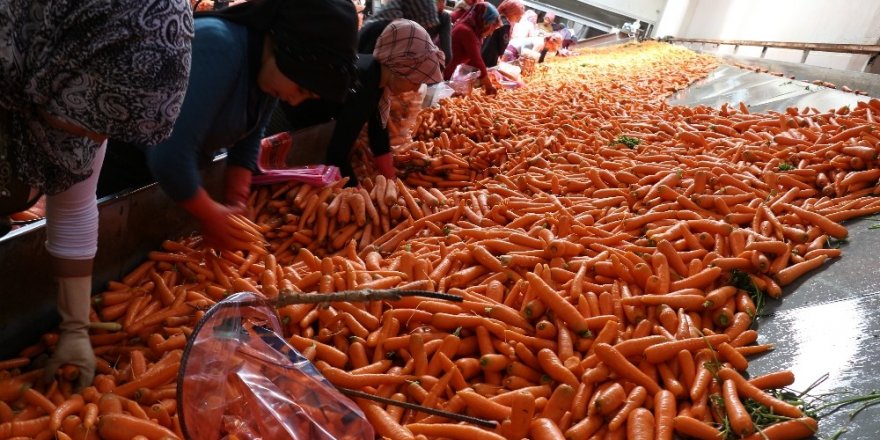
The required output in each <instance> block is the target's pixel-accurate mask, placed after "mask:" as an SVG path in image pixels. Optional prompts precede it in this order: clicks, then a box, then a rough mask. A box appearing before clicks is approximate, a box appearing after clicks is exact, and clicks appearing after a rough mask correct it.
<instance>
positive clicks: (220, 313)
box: [177, 292, 375, 440]
mask: <svg viewBox="0 0 880 440" xmlns="http://www.w3.org/2000/svg"><path fill="white" fill-rule="evenodd" d="M280 334H281V323H280V322H279V320H278V315H277V314H276V313H275V310H274V309H273V308H272V307H271V306H270V305H269V304H268V303H267V302H266V301H265V299H264V298H263V297H261V296H258V295H257V294H254V293H250V292H243V293H237V294H234V295H231V296H229V297H228V298H226V299H224V300H223V301H221V302H219V303H217V304H216V305H215V306H214V307H213V308H211V309H210V310H209V311H208V312H207V313H206V314H205V317H204V318H202V320H201V321H200V322H199V324H198V325H197V326H196V328H195V330H194V331H193V334H192V337H191V338H190V341H189V342H188V344H187V347H186V350H185V351H184V355H183V359H182V361H181V366H180V372H179V373H178V378H177V389H178V411H179V414H180V421H181V429H182V430H183V433H184V435H185V437H186V438H187V439H190V440H217V439H221V440H232V439H236V440H306V439H318V440H372V439H374V438H375V437H374V436H375V434H374V432H373V427H372V426H371V425H370V423H369V422H368V421H367V419H366V417H365V416H364V414H363V412H362V411H361V410H360V408H358V406H357V405H356V404H355V403H354V402H352V401H351V400H350V399H348V398H347V397H345V396H343V395H342V394H341V393H340V392H339V391H337V390H336V388H334V387H333V385H331V384H330V383H329V382H328V381H327V380H326V379H324V378H323V376H321V375H320V373H318V371H317V370H316V369H315V367H314V366H313V365H312V364H311V363H310V362H309V361H308V360H307V359H305V358H304V357H303V356H302V355H301V354H300V353H299V352H297V351H296V349H294V348H293V347H291V346H290V345H288V344H287V342H286V341H285V340H284V339H283V338H282V337H281V336H279V335H280Z"/></svg>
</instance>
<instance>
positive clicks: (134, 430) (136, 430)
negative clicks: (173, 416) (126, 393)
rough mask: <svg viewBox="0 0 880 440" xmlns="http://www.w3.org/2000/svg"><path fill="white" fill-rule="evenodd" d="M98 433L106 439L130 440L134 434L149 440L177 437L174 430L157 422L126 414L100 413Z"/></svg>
mask: <svg viewBox="0 0 880 440" xmlns="http://www.w3.org/2000/svg"><path fill="white" fill-rule="evenodd" d="M98 434H100V436H101V438H102V439H106V440H130V439H131V438H132V437H134V436H136V435H143V436H145V437H147V438H148V439H150V440H162V439H166V438H172V439H176V438H178V437H177V435H175V434H174V432H172V431H171V430H169V429H168V428H165V427H163V426H162V425H159V424H158V423H154V422H152V421H150V420H144V419H139V418H137V417H134V416H130V415H127V414H106V415H102V416H101V418H100V419H99V420H98Z"/></svg>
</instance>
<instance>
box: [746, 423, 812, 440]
mask: <svg viewBox="0 0 880 440" xmlns="http://www.w3.org/2000/svg"><path fill="white" fill-rule="evenodd" d="M818 431H819V424H818V422H816V419H814V418H812V417H800V418H796V419H793V420H786V421H784V422H779V423H774V424H772V425H770V426H768V427H766V428H763V429H761V430H760V431H759V432H756V433H754V434H752V435H750V436H748V437H744V438H743V440H786V439H798V438H808V437H810V436H812V435H814V434H815V433H816V432H818Z"/></svg>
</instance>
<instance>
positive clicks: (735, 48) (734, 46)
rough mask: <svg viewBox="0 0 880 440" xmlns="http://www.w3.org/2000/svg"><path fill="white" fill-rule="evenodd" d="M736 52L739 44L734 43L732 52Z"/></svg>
mask: <svg viewBox="0 0 880 440" xmlns="http://www.w3.org/2000/svg"><path fill="white" fill-rule="evenodd" d="M737 52H739V44H734V45H733V54H734V55H736V53H737Z"/></svg>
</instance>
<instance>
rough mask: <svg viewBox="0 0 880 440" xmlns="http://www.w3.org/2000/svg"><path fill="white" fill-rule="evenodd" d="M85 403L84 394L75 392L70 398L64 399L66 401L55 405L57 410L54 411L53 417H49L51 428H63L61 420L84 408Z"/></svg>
mask: <svg viewBox="0 0 880 440" xmlns="http://www.w3.org/2000/svg"><path fill="white" fill-rule="evenodd" d="M84 405H85V400H84V399H83V397H82V395H79V394H74V395H73V396H71V397H70V398H69V399H67V400H66V401H64V403H62V404H60V405H58V406H57V407H55V410H54V411H52V414H51V416H52V417H51V418H50V419H49V428H50V429H52V430H56V431H57V430H58V429H59V428H61V420H62V419H64V418H65V417H67V416H68V415H70V414H74V413H78V412H79V411H80V410H82V408H83V406H84Z"/></svg>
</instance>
